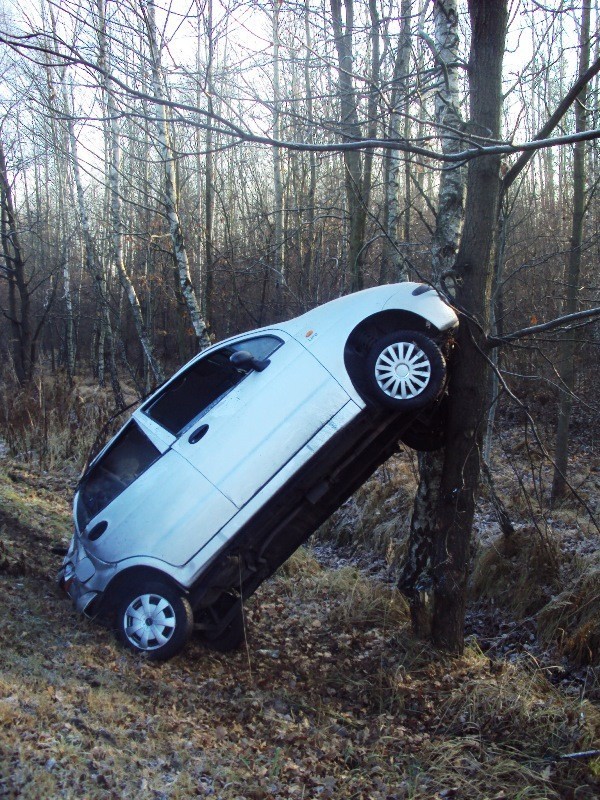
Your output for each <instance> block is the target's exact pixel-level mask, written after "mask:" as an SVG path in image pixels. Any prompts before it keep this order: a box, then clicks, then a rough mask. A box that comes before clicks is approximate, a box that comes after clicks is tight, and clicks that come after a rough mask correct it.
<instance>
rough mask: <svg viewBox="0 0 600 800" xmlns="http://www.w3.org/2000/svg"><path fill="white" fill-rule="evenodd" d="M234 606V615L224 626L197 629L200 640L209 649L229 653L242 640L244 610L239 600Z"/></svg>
mask: <svg viewBox="0 0 600 800" xmlns="http://www.w3.org/2000/svg"><path fill="white" fill-rule="evenodd" d="M236 606H237V607H236V611H235V615H234V616H233V618H232V619H231V620H230V621H229V622H228V623H227V625H226V626H225V627H224V628H221V629H219V628H215V629H214V630H211V629H210V628H204V629H201V630H200V631H199V634H198V635H199V639H200V641H201V642H202V644H204V645H205V646H206V647H208V648H209V649H210V650H216V651H217V652H218V653H230V652H231V651H232V650H237V649H238V647H239V646H240V645H241V644H242V642H243V641H244V612H243V610H242V604H241V603H240V602H239V601H238V602H237V603H236Z"/></svg>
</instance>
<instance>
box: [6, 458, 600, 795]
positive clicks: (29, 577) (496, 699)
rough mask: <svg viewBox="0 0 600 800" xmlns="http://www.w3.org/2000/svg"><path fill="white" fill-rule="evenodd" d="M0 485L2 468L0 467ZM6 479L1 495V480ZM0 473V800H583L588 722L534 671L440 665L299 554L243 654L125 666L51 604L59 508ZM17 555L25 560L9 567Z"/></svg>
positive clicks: (54, 492)
mask: <svg viewBox="0 0 600 800" xmlns="http://www.w3.org/2000/svg"><path fill="white" fill-rule="evenodd" d="M0 466H1V465H0ZM11 475H12V477H10V476H11ZM47 481H49V479H48V478H47V477H43V476H42V477H39V476H36V475H35V474H33V473H31V472H28V471H27V470H26V469H24V468H16V467H15V466H14V465H6V464H5V465H4V466H3V467H2V469H0V513H1V523H0V524H1V525H2V526H3V541H4V542H5V548H6V553H5V556H6V559H7V560H8V562H9V563H10V564H13V565H16V566H15V569H14V570H13V569H8V570H7V569H5V568H4V567H3V566H2V565H1V564H0V587H1V588H2V591H3V596H4V598H5V602H4V616H3V625H2V626H1V627H0V648H1V649H2V654H3V658H2V662H1V667H0V796H2V797H6V798H25V799H29V798H30V799H31V800H39V798H44V799H46V798H48V799H50V798H65V799H69V800H70V798H73V799H74V798H86V800H88V799H89V800H100V799H101V798H102V799H104V798H106V799H107V800H108V799H109V798H110V799H111V800H112V798H127V797H132V798H134V797H135V798H144V799H145V798H149V799H150V800H161V799H162V798H169V800H184V799H186V800H187V799H188V798H192V797H213V798H222V800H235V799H236V798H243V800H247V799H248V798H251V799H253V798H264V800H268V799H272V800H276V799H277V798H317V797H319V798H339V800H342V799H343V800H349V798H356V799H362V798H364V800H367V798H368V799H369V800H393V799H395V800H404V799H406V800H408V799H409V798H412V800H432V799H433V798H459V799H463V800H467V799H468V800H478V799H479V798H481V800H483V799H484V798H487V799H488V800H492V799H495V800H501V799H502V798H506V800H508V799H509V798H510V799H511V800H512V799H513V798H519V797H520V798H535V799H536V800H538V799H539V800H541V799H542V798H544V800H550V799H555V798H556V799H558V798H578V800H591V798H594V797H597V796H598V789H599V785H598V782H597V777H598V772H600V764H599V763H598V761H597V760H596V761H583V762H572V761H571V762H568V761H567V762H561V761H560V760H558V757H559V756H560V755H561V754H563V753H571V752H574V751H577V750H581V749H584V748H586V747H588V746H590V745H591V744H593V743H594V742H597V741H598V736H599V733H600V729H599V723H598V718H597V711H596V710H595V709H594V708H593V707H592V706H591V704H589V703H588V702H587V701H585V700H579V699H573V697H565V696H563V695H561V694H560V692H558V691H557V690H556V689H554V688H553V687H552V686H550V684H548V682H547V681H546V679H545V678H544V675H543V674H542V672H541V671H540V670H537V669H536V668H535V665H533V666H532V668H531V669H525V668H524V667H523V666H522V665H518V664H504V663H495V664H493V665H492V664H490V661H489V659H487V658H486V657H484V656H483V655H482V654H481V653H480V652H478V651H477V650H473V651H470V652H468V653H467V654H466V656H465V657H464V658H462V659H441V658H440V657H439V655H436V654H434V653H432V652H431V651H430V650H429V649H428V648H426V647H424V646H423V645H422V644H420V643H418V642H415V641H414V640H412V639H411V638H410V636H409V635H408V633H407V627H406V626H407V618H406V613H405V610H404V608H403V607H402V605H401V604H399V603H398V602H397V600H395V599H394V596H393V595H395V593H394V592H393V591H392V590H390V589H389V588H386V587H382V586H377V585H374V584H373V583H372V582H370V581H368V580H366V579H365V578H364V577H363V576H362V575H361V574H360V573H358V572H357V571H356V570H352V569H343V570H339V571H334V572H332V571H331V570H328V569H324V568H322V567H321V566H320V565H319V564H318V563H317V562H316V560H315V559H314V557H313V556H312V555H311V553H310V551H305V552H301V553H300V554H298V555H296V556H295V557H294V559H293V560H292V562H290V564H289V565H288V566H287V567H286V569H285V570H284V571H283V572H282V573H280V574H278V575H277V576H276V577H275V578H274V579H273V580H272V581H270V582H269V583H268V584H266V585H265V586H263V587H262V588H261V590H260V592H259V593H258V595H257V596H256V598H255V599H254V600H253V601H252V602H251V603H250V606H249V608H248V613H247V616H248V648H247V649H244V650H242V651H240V652H238V653H234V654H231V655H221V654H219V655H216V654H211V653H210V652H209V651H207V650H205V649H203V648H202V647H201V645H200V643H199V642H196V641H194V642H192V643H191V645H190V647H189V648H188V650H187V651H186V652H185V653H184V654H183V655H182V656H180V657H178V658H176V659H174V660H173V661H171V662H168V663H167V664H162V665H154V664H150V663H147V662H145V661H144V660H141V659H138V658H135V657H133V656H130V655H129V654H127V653H125V652H124V651H123V650H121V649H120V648H119V647H118V646H117V645H116V644H115V642H114V641H113V638H112V636H111V634H110V632H109V631H106V630H104V629H103V628H100V627H98V626H96V625H94V624H92V623H89V622H86V621H85V620H82V619H81V618H79V617H77V616H76V614H75V613H74V611H73V610H72V609H71V607H70V605H69V603H68V602H67V601H66V600H64V599H63V598H61V597H59V596H58V595H57V594H56V590H55V588H54V583H53V575H54V572H55V570H56V568H57V566H58V559H57V558H56V557H55V556H53V555H52V553H51V550H50V548H51V546H53V545H56V544H60V543H62V542H63V541H64V539H65V536H66V535H67V532H68V530H69V529H70V513H69V507H68V501H67V499H66V498H67V495H68V489H67V487H64V486H61V485H60V484H59V482H58V480H57V479H53V481H52V483H51V484H49V483H45V482H47ZM20 553H26V554H27V558H26V559H25V560H24V561H23V560H21V565H20V566H19V554H20Z"/></svg>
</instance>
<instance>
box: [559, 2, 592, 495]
mask: <svg viewBox="0 0 600 800" xmlns="http://www.w3.org/2000/svg"><path fill="white" fill-rule="evenodd" d="M590 16H591V2H590V0H583V6H582V11H581V29H580V38H579V76H580V77H581V76H582V75H584V74H585V73H586V72H587V70H588V68H589V65H590ZM587 95H588V89H587V85H586V86H584V88H583V89H582V90H581V93H580V94H579V97H578V98H577V101H576V104H575V131H576V133H580V132H581V131H584V130H585V129H586V117H587ZM585 154H586V146H585V142H577V143H576V144H575V145H574V148H573V213H572V217H571V248H570V251H569V264H568V268H567V275H566V286H567V297H566V302H565V307H564V312H563V313H564V314H574V313H575V312H576V311H577V310H578V299H579V284H580V273H581V243H582V240H583V218H584V214H585ZM566 337H568V338H565V339H564V341H562V342H561V345H560V355H559V373H560V377H561V380H562V385H561V393H560V403H559V409H558V425H557V431H556V444H555V449H554V464H555V467H554V476H553V479H552V496H551V502H552V505H553V506H554V505H556V503H557V502H558V500H559V499H560V498H561V497H563V496H564V494H565V492H566V490H567V480H566V475H567V469H568V463H569V424H570V421H571V410H572V407H573V392H574V390H575V380H576V369H575V354H576V349H577V334H576V332H575V331H572V332H571V333H570V334H569V333H567V334H566Z"/></svg>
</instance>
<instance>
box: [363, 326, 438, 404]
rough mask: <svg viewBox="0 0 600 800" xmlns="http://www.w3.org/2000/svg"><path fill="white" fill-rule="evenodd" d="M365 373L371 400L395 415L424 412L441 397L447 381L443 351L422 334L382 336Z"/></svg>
mask: <svg viewBox="0 0 600 800" xmlns="http://www.w3.org/2000/svg"><path fill="white" fill-rule="evenodd" d="M365 370H366V375H365V378H366V380H367V385H368V387H369V388H368V391H369V394H370V395H371V397H372V399H373V400H374V401H375V402H376V403H377V404H378V405H382V406H385V407H386V408H392V409H395V410H396V411H414V410H416V409H419V408H425V407H426V406H428V405H429V404H430V403H433V402H434V401H435V400H436V399H437V398H438V397H439V396H440V394H441V392H442V391H443V389H444V383H445V380H446V362H445V360H444V356H443V355H442V351H441V350H440V348H439V347H438V346H437V344H436V343H435V342H434V341H433V340H432V339H430V338H429V337H428V336H426V335H425V334H424V333H420V332H419V331H395V332H394V333H390V334H388V335H387V336H383V337H382V338H381V339H379V340H378V341H377V342H376V343H375V344H374V345H373V346H372V347H371V349H370V350H369V353H368V354H367V358H366V361H365ZM399 370H401V372H400V371H399Z"/></svg>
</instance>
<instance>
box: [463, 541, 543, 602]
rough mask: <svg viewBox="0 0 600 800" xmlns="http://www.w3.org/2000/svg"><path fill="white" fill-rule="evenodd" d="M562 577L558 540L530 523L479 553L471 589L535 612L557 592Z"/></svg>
mask: <svg viewBox="0 0 600 800" xmlns="http://www.w3.org/2000/svg"><path fill="white" fill-rule="evenodd" d="M558 579H559V559H558V549H557V547H556V544H555V543H554V542H553V541H552V540H550V539H547V538H546V537H541V536H540V535H539V533H538V532H537V530H536V529H534V528H531V527H527V528H524V529H522V530H519V531H517V532H515V533H514V534H512V535H511V536H508V537H507V536H499V537H498V538H497V539H495V540H494V541H492V542H491V543H490V544H489V545H487V546H485V547H481V548H480V549H479V551H478V553H477V555H476V557H475V561H474V565H473V572H472V576H471V592H472V595H473V596H474V597H476V598H487V599H491V600H494V601H495V602H496V603H497V604H498V605H500V606H502V607H503V608H505V609H509V610H510V611H512V612H513V613H515V614H518V615H519V616H528V615H530V614H534V613H536V612H537V611H539V609H540V608H542V607H543V606H544V605H545V603H547V602H548V600H549V599H550V597H552V595H553V594H554V593H555V591H556V588H557V586H558Z"/></svg>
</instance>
